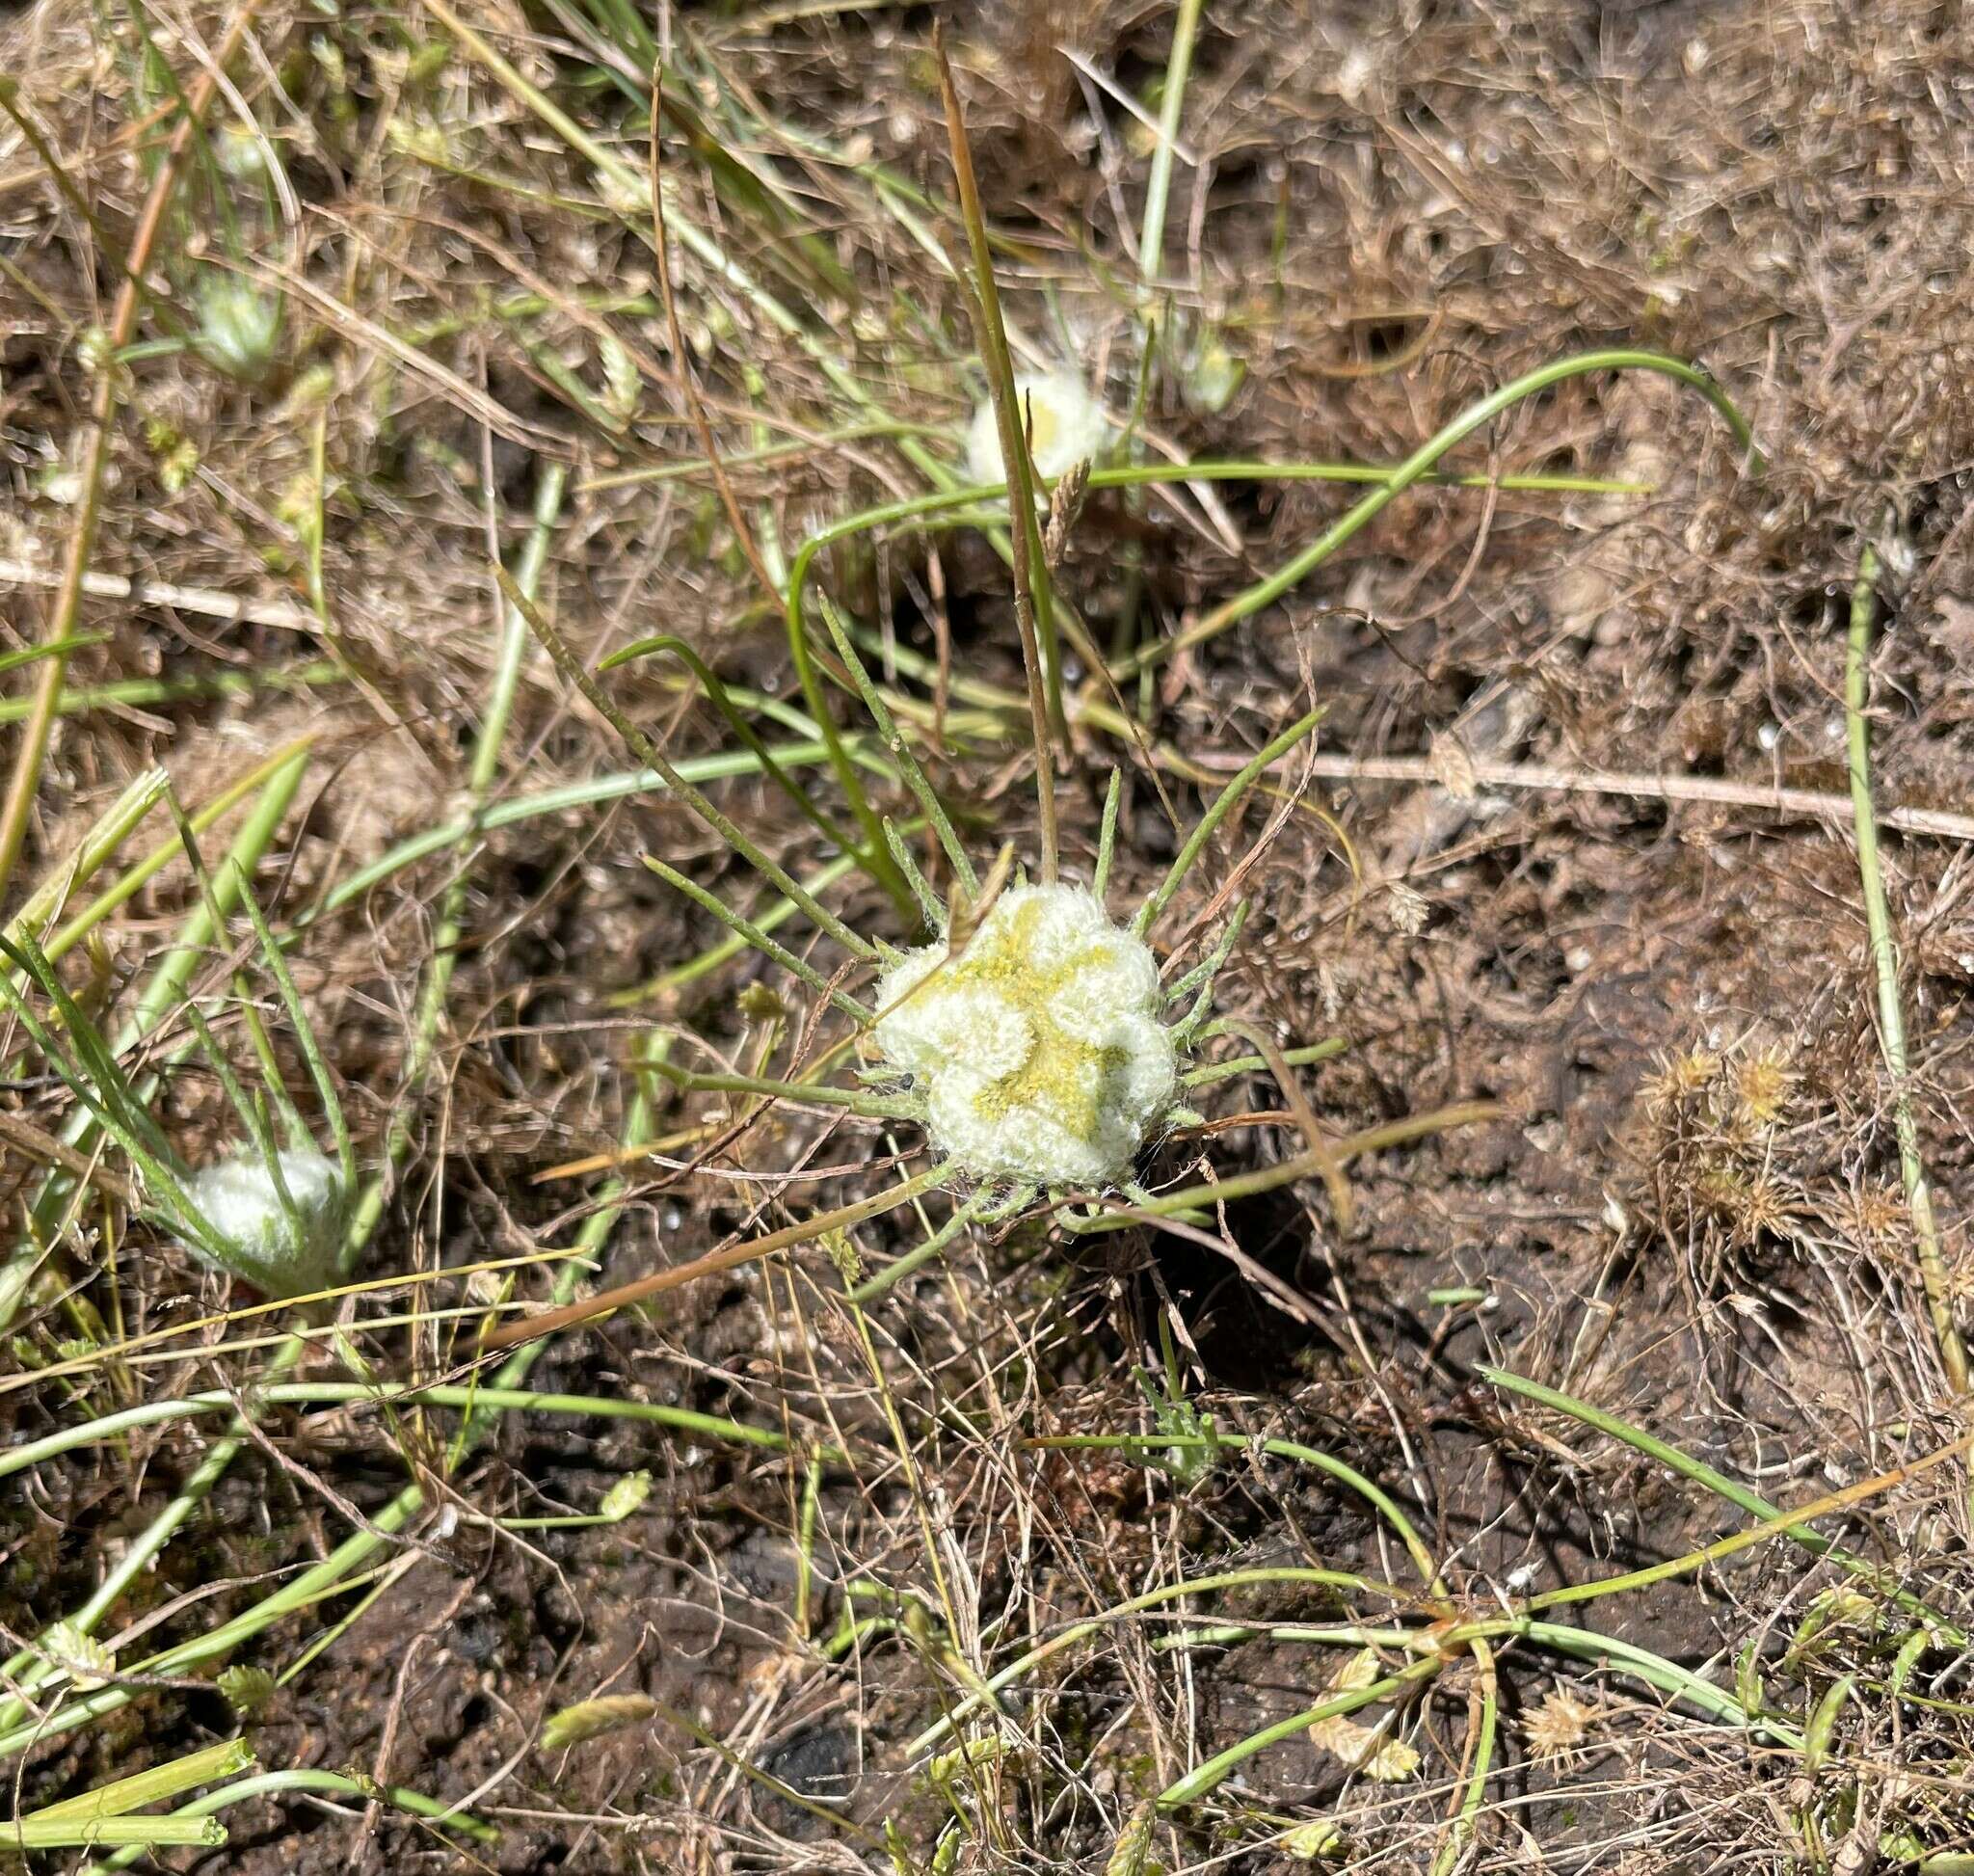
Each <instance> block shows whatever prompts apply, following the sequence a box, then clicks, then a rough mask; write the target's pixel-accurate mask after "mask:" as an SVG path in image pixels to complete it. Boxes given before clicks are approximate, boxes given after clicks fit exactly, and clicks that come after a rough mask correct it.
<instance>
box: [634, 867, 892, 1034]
mask: <svg viewBox="0 0 1974 1876" xmlns="http://www.w3.org/2000/svg"><path fill="white" fill-rule="evenodd" d="M644 863H645V865H646V866H648V867H649V868H650V869H651V870H652V871H654V873H656V874H657V875H658V877H659V878H660V879H662V880H663V881H664V882H665V883H666V884H667V885H668V886H670V887H672V888H673V889H674V890H675V891H677V892H680V893H683V894H684V895H685V897H686V898H689V899H690V900H691V901H692V902H693V904H695V905H696V906H698V907H699V908H700V910H701V911H702V912H710V913H711V914H712V916H713V917H714V918H716V919H717V920H719V922H720V923H721V924H722V925H725V926H726V927H727V929H728V930H729V931H731V932H733V933H734V936H735V937H738V938H744V939H745V940H746V941H747V943H748V944H750V945H752V946H753V947H754V949H755V950H756V951H759V952H760V954H761V955H762V956H763V957H767V958H772V959H773V960H774V962H775V963H777V964H779V965H780V966H781V967H782V969H783V970H785V971H787V973H788V974H789V976H790V977H795V978H800V979H801V980H802V981H803V982H804V983H806V984H807V985H808V986H809V987H810V989H812V990H814V992H815V993H816V995H817V996H819V997H826V998H828V1000H829V1001H830V1002H831V1003H832V1004H834V1005H836V1006H837V1008H839V1009H840V1010H841V1011H842V1012H843V1014H844V1015H845V1016H847V1017H849V1019H850V1020H851V1021H852V1022H853V1023H855V1024H856V1025H857V1026H858V1027H859V1028H860V1029H868V1028H869V1027H870V1025H871V1024H872V1023H874V1022H875V1021H876V1020H877V1012H876V1011H875V1010H874V1009H872V1008H871V1007H870V1006H869V1005H867V1004H861V1003H859V1002H858V1001H857V999H856V998H855V997H853V996H851V995H849V993H848V992H847V991H843V990H839V989H838V988H837V987H836V986H835V985H834V984H833V983H831V982H830V980H829V979H828V978H826V977H824V976H823V974H822V973H821V972H820V971H818V970H817V969H816V968H815V966H814V965H813V964H811V963H809V962H808V961H807V960H806V959H803V958H800V957H797V956H796V955H795V953H794V952H793V951H790V950H789V949H788V948H787V946H786V945H784V944H782V943H780V942H779V941H777V940H776V939H773V938H770V937H769V936H768V935H767V933H766V932H764V931H763V930H762V929H761V928H760V926H759V925H754V924H752V923H751V922H750V921H748V920H746V919H744V918H742V917H741V916H740V914H739V913H737V912H735V911H734V910H732V909H731V908H730V907H728V906H725V905H722V904H721V903H720V901H719V899H718V898H715V897H714V896H713V895H712V894H711V893H709V892H707V889H706V888H705V887H704V886H701V885H699V884H698V883H697V882H696V881H694V880H691V879H688V878H686V876H685V875H684V874H683V873H682V872H680V871H679V870H678V868H676V867H668V866H667V865H666V864H665V863H664V861H662V860H660V859H658V858H657V857H656V856H655V855H654V854H650V853H647V854H646V855H645V856H644Z"/></svg>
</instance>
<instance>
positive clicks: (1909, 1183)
mask: <svg viewBox="0 0 1974 1876" xmlns="http://www.w3.org/2000/svg"><path fill="white" fill-rule="evenodd" d="M1877 589H1878V554H1877V551H1876V550H1875V549H1872V548H1871V547H1869V546H1867V547H1866V548H1865V549H1864V553H1863V556H1862V558H1860V559H1859V561H1858V563H1857V580H1856V583H1855V584H1854V586H1853V588H1852V590H1851V636H1850V645H1849V650H1848V653H1847V656H1846V657H1845V662H1844V718H1845V722H1846V725H1847V726H1848V728H1849V731H1850V767H1851V801H1852V805H1853V808H1854V815H1855V823H1856V831H1857V871H1858V876H1859V878H1860V880H1861V882H1862V885H1863V890H1864V921H1865V926H1866V929H1867V930H1868V931H1869V932H1870V934H1871V962H1872V968H1873V971H1874V972H1875V973H1876V975H1877V978H1878V1019H1879V1040H1880V1043H1881V1046H1882V1048H1883V1051H1884V1058H1885V1072H1886V1073H1887V1074H1888V1075H1890V1077H1891V1080H1892V1126H1893V1130H1894V1131H1895V1132H1896V1134H1897V1135H1898V1140H1899V1170H1900V1172H1901V1174H1902V1175H1903V1177H1904V1179H1905V1184H1906V1203H1907V1206H1908V1207H1909V1208H1910V1210H1911V1213H1912V1235H1913V1238H1914V1240H1915V1242H1916V1246H1917V1249H1918V1254H1919V1276H1920V1281H1921V1282H1922V1283H1923V1284H1924V1285H1925V1286H1926V1309H1927V1314H1928V1316H1929V1317H1931V1319H1932V1322H1933V1335H1934V1343H1935V1344H1936V1345H1937V1347H1938V1350H1939V1365H1940V1368H1941V1370H1942V1372H1943V1373H1944V1374H1945V1375H1946V1379H1947V1385H1948V1386H1949V1387H1951V1388H1952V1389H1953V1390H1954V1392H1955V1393H1956V1394H1964V1393H1966V1391H1967V1381H1968V1374H1967V1349H1966V1345H1965V1343H1963V1342H1962V1341H1961V1331H1960V1329H1959V1327H1957V1326H1956V1325H1955V1322H1954V1302H1953V1288H1952V1285H1951V1283H1950V1282H1949V1280H1948V1277H1947V1271H1946V1263H1945V1260H1944V1259H1943V1258H1942V1256H1941V1255H1940V1247H1939V1227H1938V1225H1937V1224H1936V1223H1935V1222H1934V1215H1933V1192H1932V1188H1931V1187H1930V1186H1929V1185H1928V1183H1927V1178H1926V1164H1925V1162H1924V1161H1923V1160H1922V1159H1921V1158H1920V1153H1919V1125H1918V1122H1917V1121H1916V1120H1915V1119H1914V1118H1913V1114H1912V1094H1911V1088H1910V1086H1909V1085H1908V1081H1907V1073H1908V1070H1907V1057H1906V1017H1905V1012H1904V1010H1903V1008H1902V1007H1901V1005H1900V1002H1899V954H1898V951H1897V949H1896V947H1895V946H1894V944H1893V942H1892V921H1891V915H1890V913H1889V912H1888V911H1887V909H1886V906H1885V882H1884V874H1883V872H1882V871H1881V869H1880V867H1879V859H1878V817H1877V816H1876V814H1875V813H1874V812H1873V808H1872V798H1871V729H1870V725H1869V723H1868V721H1867V720H1866V716H1865V708H1866V704H1867V702H1868V693H1869V688H1870V683H1871V670H1870V661H1871V621H1872V614H1873V612H1874V610H1875V609H1876V607H1877V604H1878V591H1877Z"/></svg>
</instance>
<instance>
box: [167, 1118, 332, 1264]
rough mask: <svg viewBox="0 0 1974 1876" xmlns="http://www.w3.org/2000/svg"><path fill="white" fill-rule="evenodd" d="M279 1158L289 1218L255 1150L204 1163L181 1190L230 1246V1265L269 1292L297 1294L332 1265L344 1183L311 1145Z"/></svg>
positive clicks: (291, 1149)
mask: <svg viewBox="0 0 1974 1876" xmlns="http://www.w3.org/2000/svg"><path fill="white" fill-rule="evenodd" d="M277 1158H278V1159H279V1162H280V1173H281V1184H282V1185H283V1186H285V1187H286V1188H287V1193H288V1198H289V1199H290V1201H291V1202H292V1204H293V1207H294V1211H293V1215H292V1217H290V1215H289V1213H288V1212H287V1210H286V1209H285V1208H284V1207H283V1206H282V1204H281V1195H280V1192H278V1191H277V1190H276V1188H275V1183H274V1178H273V1175H272V1174H271V1173H270V1172H269V1171H268V1169H267V1163H266V1162H265V1161H264V1160H263V1159H262V1158H261V1157H260V1156H259V1154H257V1153H243V1154H241V1155H240V1156H239V1157H238V1158H236V1159H231V1160H221V1161H220V1162H219V1163H218V1164H217V1165H215V1166H206V1167H205V1168H204V1169H203V1170H201V1171H200V1172H196V1173H194V1174H193V1175H192V1178H191V1180H190V1181H189V1182H188V1183H187V1185H186V1188H185V1191H186V1195H187V1196H188V1197H189V1198H190V1199H191V1200H192V1203H193V1204H194V1205H195V1206H196V1207H197V1208H198V1210H199V1212H200V1216H201V1217H202V1218H203V1219H205V1221H206V1223H207V1224H209V1225H210V1226H211V1227H212V1230H213V1232H214V1234H215V1235H216V1236H217V1237H219V1238H220V1239H222V1240H223V1241H224V1242H225V1244H226V1245H227V1247H228V1248H229V1250H231V1252H232V1253H233V1254H232V1257H231V1258H229V1259H228V1260H227V1268H229V1269H231V1270H233V1271H234V1272H235V1273H236V1274H239V1275H243V1276H246V1277H247V1278H248V1279H249V1280H250V1281H252V1282H253V1283H255V1284H257V1285H258V1286H259V1287H260V1288H261V1289H263V1290H266V1291H268V1292H269V1293H270V1294H271V1295H276V1296H281V1295H288V1296H294V1295H300V1294H302V1293H304V1292H306V1291H308V1290H313V1289H318V1288H320V1287H321V1285H322V1282H323V1281H325V1280H326V1278H327V1276H328V1273H329V1272H330V1270H331V1269H332V1267H333V1264H334V1261H335V1250H336V1239H337V1236H338V1234H339V1230H340V1226H341V1222H342V1202H343V1182H342V1175H341V1174H340V1172H338V1170H337V1168H336V1165H335V1162H334V1161H333V1160H330V1159H326V1158H325V1157H324V1156H323V1155H322V1154H320V1153H318V1152H316V1151H315V1149H314V1148H313V1147H309V1146H304V1147H288V1148H285V1149H283V1150H282V1151H281V1152H280V1154H279V1155H278V1156H277Z"/></svg>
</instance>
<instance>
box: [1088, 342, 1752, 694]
mask: <svg viewBox="0 0 1974 1876" xmlns="http://www.w3.org/2000/svg"><path fill="white" fill-rule="evenodd" d="M1622 370H1638V371H1657V372H1662V373H1664V374H1665V375H1666V376H1667V377H1668V378H1674V379H1677V380H1678V381H1679V382H1680V383H1681V384H1685V385H1690V386H1692V387H1693V388H1694V389H1695V390H1697V391H1698V392H1699V393H1700V394H1701V395H1702V396H1703V397H1705V398H1706V400H1707V402H1708V403H1710V404H1711V405H1713V407H1714V408H1715V410H1717V411H1718V412H1719V413H1720V414H1721V418H1722V420H1723V421H1724V422H1725V423H1726V425H1727V427H1728V429H1729V430H1731V431H1732V432H1733V434H1734V440H1735V442H1738V443H1739V444H1740V445H1741V447H1742V449H1743V451H1744V453H1745V454H1746V455H1747V457H1748V459H1749V464H1750V467H1751V468H1752V469H1754V470H1755V471H1756V472H1759V471H1760V469H1761V468H1762V459H1761V455H1760V453H1759V452H1758V451H1757V450H1756V449H1755V446H1754V437H1753V433H1752V432H1751V431H1750V430H1749V429H1748V427H1747V420H1746V419H1745V418H1744V417H1743V416H1742V415H1741V413H1740V412H1739V411H1738V410H1736V409H1735V407H1734V405H1733V403H1732V401H1731V400H1730V399H1729V398H1728V396H1727V394H1726V392H1724V391H1723V390H1722V389H1721V388H1720V386H1719V385H1718V384H1716V383H1715V382H1714V380H1713V378H1712V376H1711V375H1710V374H1709V373H1707V372H1705V371H1703V370H1701V369H1700V368H1699V367H1698V366H1697V365H1693V364H1689V363H1687V362H1686V361H1685V360H1684V359H1675V358H1671V357H1668V356H1667V355H1666V354H1665V353H1662V352H1641V351H1633V350H1629V349H1626V348H1614V349H1611V350H1607V351H1597V352H1585V353H1581V354H1579V355H1578V356H1577V357H1575V358H1569V359H1557V360H1554V361H1552V362H1550V363H1548V364H1545V365H1541V366H1538V367H1537V368H1536V369H1535V370H1534V371H1529V372H1524V373H1523V375H1522V376H1521V377H1519V378H1516V379H1513V380H1512V381H1510V382H1509V383H1507V384H1506V385H1503V386H1502V387H1501V389H1498V390H1496V391H1492V392H1490V393H1489V394H1488V395H1487V396H1485V397H1482V398H1481V399H1479V400H1478V401H1476V402H1475V403H1473V404H1471V405H1469V406H1468V407H1467V409H1466V410H1464V411H1462V412H1461V413H1460V415H1458V416H1456V417H1454V419H1453V421H1452V422H1450V423H1448V424H1446V425H1444V426H1443V427H1442V428H1441V429H1440V430H1439V431H1438V432H1437V433H1436V434H1435V435H1433V436H1432V437H1430V438H1429V439H1428V440H1427V442H1423V443H1421V444H1420V446H1419V447H1418V448H1417V449H1415V450H1414V451H1413V452H1412V454H1411V455H1409V456H1408V457H1406V458H1405V460H1404V461H1403V462H1402V463H1400V465H1399V467H1398V469H1396V470H1395V471H1394V472H1393V473H1392V475H1391V477H1390V479H1389V480H1388V481H1386V482H1385V483H1384V484H1383V485H1382V486H1381V487H1379V488H1376V489H1374V490H1373V491H1372V492H1371V494H1369V495H1368V496H1365V497H1364V498H1363V499H1362V500H1361V501H1359V502H1357V503H1355V504H1354V505H1353V506H1351V507H1350V508H1348V509H1347V510H1346V511H1345V513H1344V514H1343V515H1342V516H1341V517H1339V518H1338V519H1337V520H1336V521H1334V522H1332V523H1330V525H1329V526H1328V527H1327V528H1325V529H1324V530H1323V532H1322V533H1321V534H1320V536H1319V537H1318V538H1317V539H1316V540H1315V541H1313V542H1312V543H1311V544H1310V545H1309V546H1308V547H1306V548H1304V549H1303V550H1302V551H1301V552H1300V553H1298V554H1296V555H1295V556H1294V558H1293V559H1292V560H1290V561H1288V562H1287V563H1286V564H1285V565H1284V566H1282V567H1280V568H1278V569H1277V570H1276V571H1275V572H1274V573H1272V574H1270V575H1269V576H1267V578H1266V579H1263V580H1260V581H1257V582H1256V583H1255V584H1254V585H1252V586H1250V587H1248V588H1246V590H1245V591H1243V592H1240V593H1237V594H1236V595H1235V596H1234V597H1233V598H1232V599H1231V600H1228V601H1226V602H1225V603H1223V604H1220V605H1217V606H1215V607H1214V609H1213V611H1211V612H1210V613H1208V614H1207V616H1206V617H1205V618H1204V619H1201V620H1200V621H1199V622H1198V623H1197V624H1196V625H1193V626H1190V627H1188V628H1187V630H1185V631H1182V632H1180V633H1178V634H1177V635H1176V636H1175V637H1172V638H1167V639H1161V640H1159V641H1158V642H1156V643H1153V644H1148V645H1145V646H1142V647H1140V649H1139V650H1137V651H1136V652H1134V653H1132V654H1131V655H1130V656H1129V657H1124V658H1121V659H1119V660H1118V661H1117V662H1116V663H1115V664H1113V665H1112V667H1111V672H1110V675H1111V678H1112V679H1113V680H1114V681H1115V682H1116V683H1124V682H1126V681H1127V680H1129V679H1132V678H1134V677H1136V676H1137V675H1138V673H1139V672H1141V671H1144V670H1148V669H1149V668H1150V667H1152V666H1153V665H1155V664H1160V663H1162V662H1163V661H1164V660H1165V659H1166V658H1168V657H1172V656H1173V655H1174V654H1175V653H1178V652H1182V651H1186V650H1189V649H1190V648H1191V647H1193V646H1195V645H1201V644H1204V643H1205V642H1206V641H1207V640H1208V639H1210V638H1214V637H1217V636H1218V635H1219V634H1220V633H1221V632H1223V631H1225V630H1227V629H1228V628H1229V627H1230V626H1234V625H1238V624H1239V623H1240V621H1241V620H1242V619H1247V618H1251V617H1252V616H1253V615H1254V614H1255V613H1257V612H1259V611H1260V610H1261V609H1262V608H1263V607H1264V606H1266V605H1271V604H1272V603H1274V602H1275V601H1276V600H1278V599H1280V598H1281V597H1282V595H1283V594H1285V593H1287V592H1289V591H1291V590H1292V589H1293V588H1294V587H1296V586H1299V585H1300V584H1301V583H1302V581H1303V580H1305V579H1306V578H1308V576H1310V574H1312V573H1313V572H1315V570H1316V569H1317V568H1318V567H1319V566H1320V565H1321V564H1322V563H1323V562H1324V561H1325V560H1327V559H1328V558H1329V557H1330V555H1331V554H1333V553H1335V552H1336V550H1337V549H1339V548H1341V547H1342V546H1343V545H1344V544H1345V543H1346V542H1347V541H1348V540H1349V539H1350V538H1351V537H1352V536H1353V535H1355V534H1357V533H1359V532H1360V531H1362V530H1363V529H1364V528H1365V527H1367V526H1369V525H1370V524H1371V523H1372V522H1373V521H1374V520H1375V519H1376V518H1377V516H1379V515H1381V514H1382V513H1383V512H1384V511H1385V509H1386V508H1388V507H1389V506H1390V505H1391V504H1392V503H1393V502H1394V501H1395V500H1397V499H1398V497H1399V496H1400V495H1402V494H1403V493H1404V492H1405V491H1406V490H1407V489H1409V488H1410V487H1411V486H1412V485H1413V484H1414V483H1415V482H1418V481H1420V480H1422V479H1423V478H1424V477H1425V475H1426V474H1427V471H1428V470H1430V469H1433V468H1435V467H1436V466H1437V465H1438V463H1439V460H1440V458H1441V457H1443V456H1444V455H1446V453H1447V452H1448V451H1449V450H1451V449H1453V448H1454V447H1455V445H1457V444H1459V443H1461V442H1465V441H1466V440H1467V438H1469V437H1471V436H1472V435H1473V434H1474V433H1475V431H1477V430H1480V429H1481V428H1483V427H1484V426H1485V425H1487V424H1489V423H1491V422H1493V420H1494V419H1495V418H1496V417H1497V416H1499V415H1501V414H1502V412H1504V411H1506V410H1507V409H1509V408H1510V407H1511V406H1513V405H1515V404H1518V403H1520V402H1521V400H1522V399H1523V398H1525V397H1534V396H1536V395H1538V394H1539V393H1540V392H1542V391H1545V390H1547V389H1549V388H1550V387H1551V386H1552V385H1559V384H1561V383H1562V382H1563V381H1564V380H1565V379H1568V378H1579V377H1582V376H1583V375H1584V374H1585V373H1586V372H1590V371H1622Z"/></svg>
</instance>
